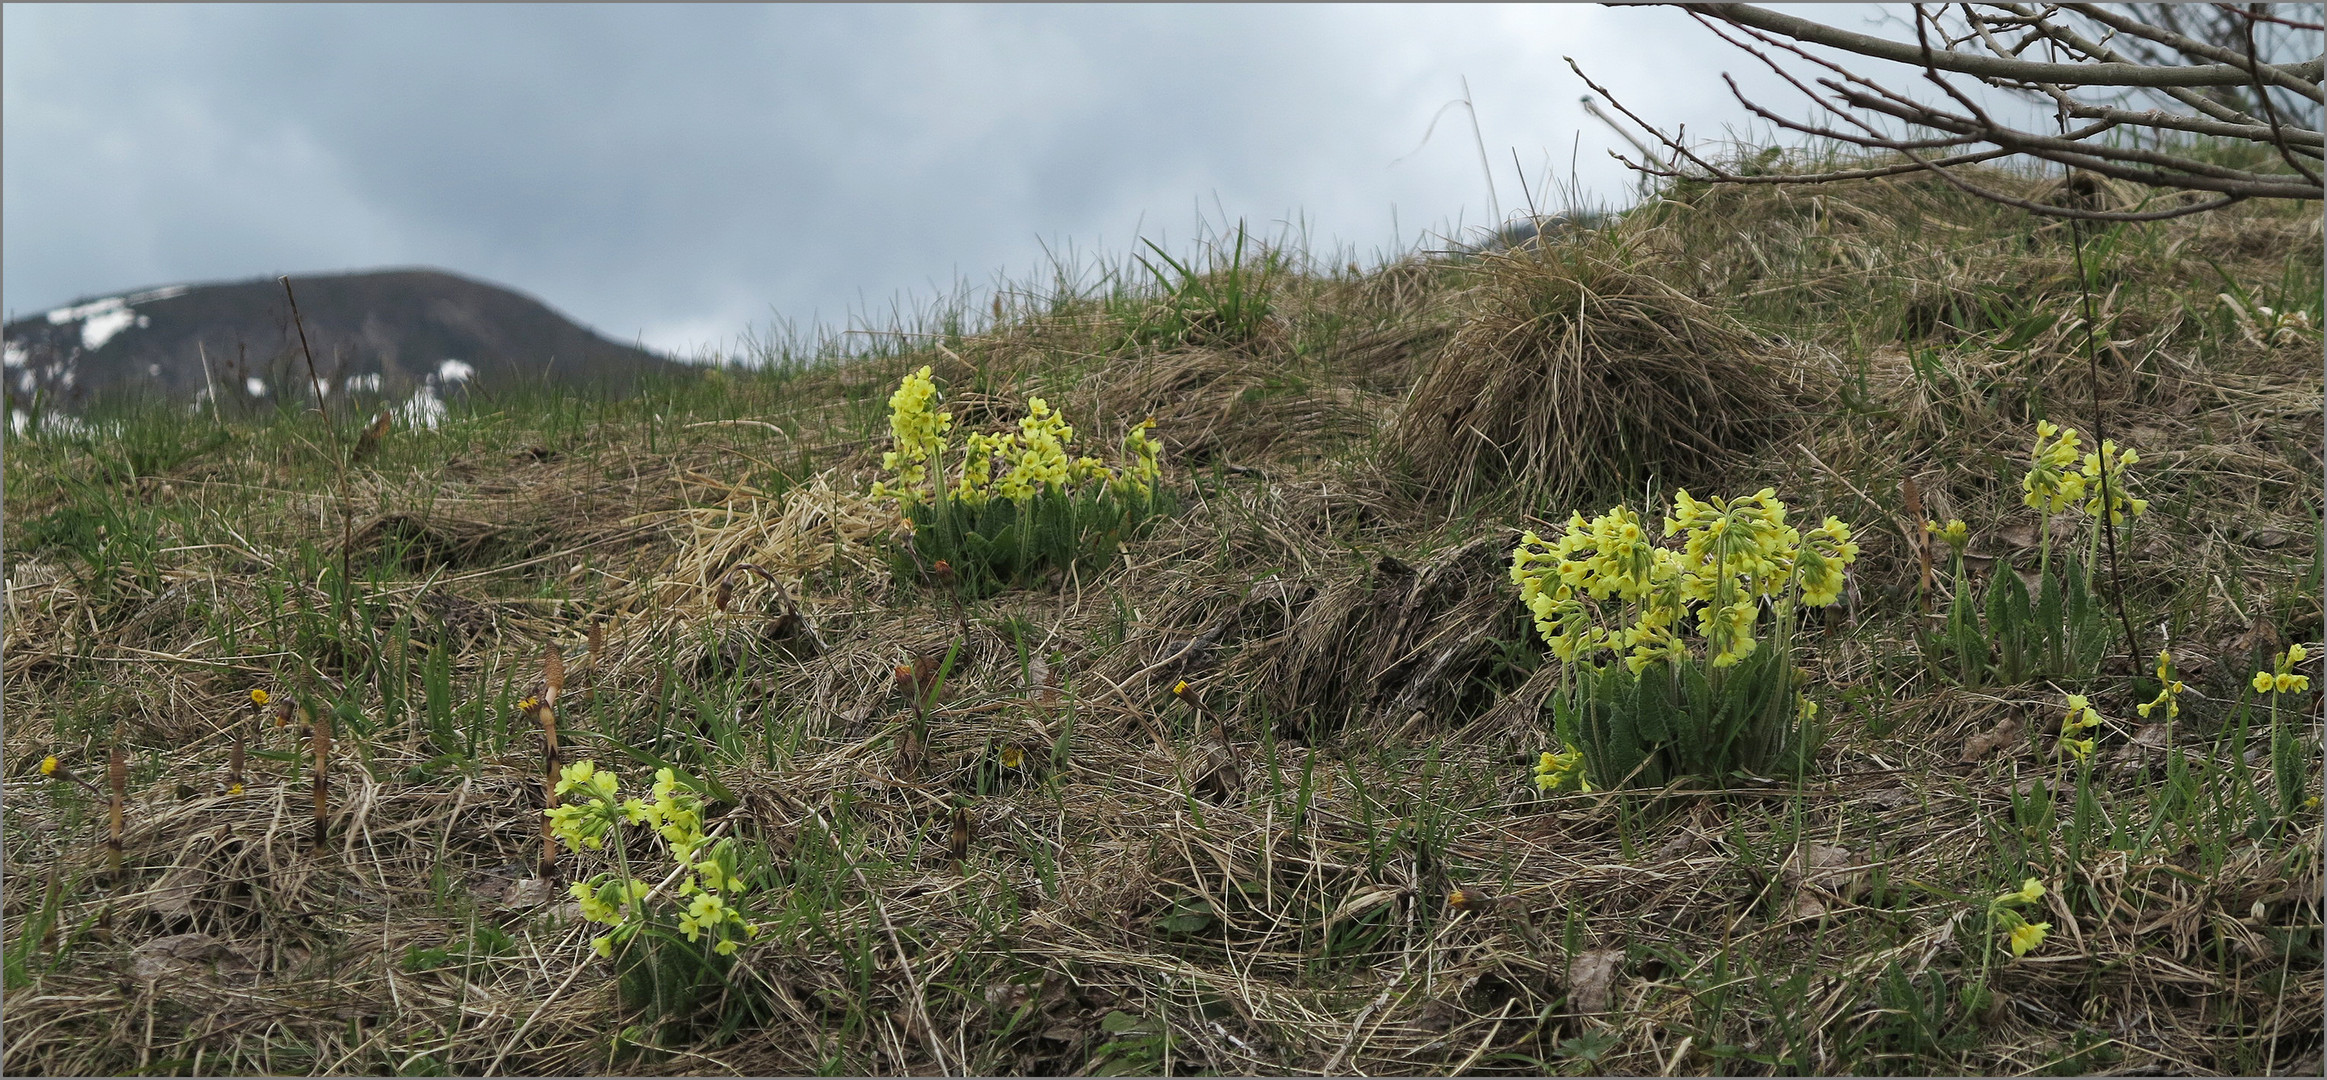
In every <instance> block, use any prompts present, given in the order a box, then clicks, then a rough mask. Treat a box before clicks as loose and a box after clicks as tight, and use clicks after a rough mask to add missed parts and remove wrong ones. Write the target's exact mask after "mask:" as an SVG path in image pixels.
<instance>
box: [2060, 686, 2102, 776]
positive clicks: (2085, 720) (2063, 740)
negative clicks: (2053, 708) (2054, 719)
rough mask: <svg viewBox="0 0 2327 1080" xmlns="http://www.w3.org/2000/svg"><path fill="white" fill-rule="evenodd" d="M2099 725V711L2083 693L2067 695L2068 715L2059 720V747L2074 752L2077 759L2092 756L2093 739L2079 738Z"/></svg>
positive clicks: (2080, 759) (2081, 759)
mask: <svg viewBox="0 0 2327 1080" xmlns="http://www.w3.org/2000/svg"><path fill="white" fill-rule="evenodd" d="M2100 726H2101V712H2100V710H2098V709H2095V708H2093V703H2092V702H2091V701H2090V700H2087V699H2086V697H2085V696H2084V695H2083V694H2070V695H2069V696H2068V715H2067V716H2066V717H2064V718H2062V720H2061V722H2060V748H2061V749H2063V750H2066V751H2068V752H2069V753H2071V754H2075V755H2076V758H2077V760H2078V761H2083V760H2085V759H2086V758H2089V757H2092V756H2093V740H2091V739H2089V738H2080V737H2079V736H2082V735H2084V734H2085V733H2086V732H2088V731H2092V730H2093V729H2095V728H2098V727H2100Z"/></svg>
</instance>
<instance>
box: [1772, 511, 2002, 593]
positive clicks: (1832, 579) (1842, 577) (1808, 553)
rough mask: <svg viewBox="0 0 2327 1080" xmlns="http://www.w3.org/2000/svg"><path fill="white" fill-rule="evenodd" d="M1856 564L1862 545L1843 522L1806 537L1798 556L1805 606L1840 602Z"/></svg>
mask: <svg viewBox="0 0 2327 1080" xmlns="http://www.w3.org/2000/svg"><path fill="white" fill-rule="evenodd" d="M1953 524H1955V525H1961V524H1963V523H1962V522H1960V521H1958V522H1954V523H1953ZM1952 542H1953V541H1950V543H1952ZM1856 561H1858V544H1857V543H1856V542H1854V541H1852V540H1851V538H1850V526H1849V525H1847V524H1845V523H1844V522H1843V520H1842V519H1841V518H1838V517H1832V516H1829V517H1828V518H1827V519H1826V520H1825V522H1824V523H1822V524H1820V525H1819V526H1818V527H1817V528H1814V529H1811V530H1810V531H1809V532H1807V533H1804V534H1803V535H1802V539H1801V544H1800V547H1799V548H1798V549H1797V551H1796V553H1795V555H1794V567H1795V574H1796V577H1797V579H1798V580H1799V581H1800V582H1801V589H1802V602H1803V603H1805V604H1808V605H1810V606H1811V607H1829V606H1832V605H1833V604H1834V602H1835V601H1837V600H1840V599H1841V598H1842V590H1843V587H1844V586H1845V585H1846V584H1848V574H1847V571H1848V570H1849V568H1850V564H1851V563H1853V562H1856Z"/></svg>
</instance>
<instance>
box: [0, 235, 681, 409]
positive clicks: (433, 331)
mask: <svg viewBox="0 0 2327 1080" xmlns="http://www.w3.org/2000/svg"><path fill="white" fill-rule="evenodd" d="M291 286H292V294H293V296H295V297H296V299H297V309H298V318H297V320H294V319H293V317H292V305H291V304H290V303H289V302H287V301H286V299H285V296H284V290H283V286H282V283H281V281H280V280H279V279H277V278H252V279H244V280H236V281H218V282H202V283H194V284H177V285H163V286H155V287H151V288H146V289H141V290H134V291H126V292H121V293H115V294H111V295H104V296H95V297H85V298H81V299H77V300H75V301H74V302H72V303H70V304H65V305H62V306H59V307H56V308H52V309H50V310H47V311H44V312H40V313H37V314H33V315H29V316H25V317H22V318H18V319H14V320H11V321H10V322H8V323H7V324H6V327H5V334H4V336H5V339H6V356H5V364H6V372H5V376H6V378H5V383H6V386H5V389H6V393H7V395H8V398H9V400H10V403H11V404H12V405H14V406H16V407H19V408H25V407H31V406H33V405H35V403H39V404H41V405H45V406H47V407H57V406H62V407H65V408H75V407H79V406H83V405H86V404H88V403H91V402H94V401H97V400H103V399H108V398H128V397H147V398H151V397H161V398H163V399H165V400H170V401H183V402H195V401H202V400H207V399H210V398H213V397H215V398H217V399H218V400H219V401H220V402H221V403H224V402H228V401H241V402H245V403H249V404H259V403H261V402H264V401H267V400H270V399H279V398H284V397H289V398H291V399H294V400H305V399H312V398H313V396H314V393H315V390H316V388H317V387H319V386H320V387H321V388H322V389H323V391H324V393H325V394H326V395H331V394H340V395H347V394H351V393H352V394H358V395H366V394H368V395H377V396H379V397H381V398H383V399H399V400H400V399H407V398H419V397H421V396H428V397H433V396H434V395H435V394H436V393H437V392H438V391H440V390H443V389H449V388H450V387H452V386H453V385H456V384H458V385H465V386H466V387H468V388H470V389H477V390H485V391H487V392H493V391H498V390H500V389H503V388H506V387H513V386H517V385H521V384H524V383H527V382H533V381H542V382H547V383H550V384H553V385H559V386H568V387H573V388H576V389H580V388H583V387H591V388H597V389H603V390H606V391H609V392H613V393H616V394H620V393H624V392H626V391H628V390H629V389H630V388H631V387H632V386H633V385H635V383H636V382H637V380H638V378H639V376H641V375H642V374H648V373H653V372H660V373H669V372H676V371H681V370H685V369H687V367H688V366H689V365H687V364H685V363H684V362H683V361H679V360H677V359H674V358H671V357H668V356H664V355H661V354H659V353H656V352H653V351H650V350H648V349H645V348H643V347H640V346H638V345H629V344H624V343H621V342H618V341H615V340H613V339H611V338H608V337H606V336H605V335H603V334H600V333H599V332H597V331H596V330H594V329H592V328H590V327H588V326H586V325H584V324H582V323H580V322H577V321H575V320H574V319H572V318H571V317H569V316H567V315H565V314H564V313H562V312H560V311H558V310H557V309H556V308H554V307H551V306H550V305H549V304H548V303H546V302H544V301H542V300H540V299H538V298H536V297H534V296H531V295H529V294H526V293H524V292H521V291H519V290H517V289H513V288H510V287H508V286H505V285H500V284H496V283H493V282H488V281H483V280H481V279H477V278H472V277H468V276H466V275H462V274H458V273H454V272H452V271H448V270H444V269H441V268H437V267H425V266H421V267H387V268H380V269H373V270H358V271H348V272H342V273H334V274H311V275H293V276H292V277H291ZM302 329H303V330H304V337H303V339H302V335H301V333H300V331H301V330H302ZM310 352H312V354H313V357H314V370H313V371H312V372H310V371H309V370H308V365H307V355H308V354H309V353H310Z"/></svg>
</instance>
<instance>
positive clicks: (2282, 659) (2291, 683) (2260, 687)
mask: <svg viewBox="0 0 2327 1080" xmlns="http://www.w3.org/2000/svg"><path fill="white" fill-rule="evenodd" d="M2309 656H2310V654H2309V653H2308V652H2306V651H2304V649H2303V647H2302V646H2300V645H2289V646H2287V650H2286V651H2285V652H2282V653H2280V654H2279V655H2278V660H2277V662H2276V663H2274V664H2272V665H2271V666H2272V668H2273V670H2271V671H2257V672H2255V673H2254V692H2255V693H2257V694H2299V693H2301V692H2303V691H2305V690H2309V689H2310V688H2311V677H2310V676H2308V675H2301V674H2297V673H2296V672H2295V665H2296V664H2300V663H2302V662H2303V661H2304V660H2305V659H2306V658H2308V657H2309Z"/></svg>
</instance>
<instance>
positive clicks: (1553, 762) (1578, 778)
mask: <svg viewBox="0 0 2327 1080" xmlns="http://www.w3.org/2000/svg"><path fill="white" fill-rule="evenodd" d="M1571 780H1572V781H1574V782H1575V784H1576V790H1578V791H1590V790H1592V782H1591V781H1590V780H1586V779H1584V752H1583V751H1581V750H1578V749H1576V747H1575V744H1574V743H1569V744H1568V748H1567V751H1566V752H1565V753H1558V754H1555V753H1552V752H1551V751H1549V750H1546V751H1544V752H1543V757H1542V759H1541V760H1539V761H1537V762H1536V763H1535V786H1536V788H1538V789H1539V790H1542V791H1556V790H1558V789H1559V788H1562V787H1565V786H1567V784H1568V782H1569V781H1571Z"/></svg>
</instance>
